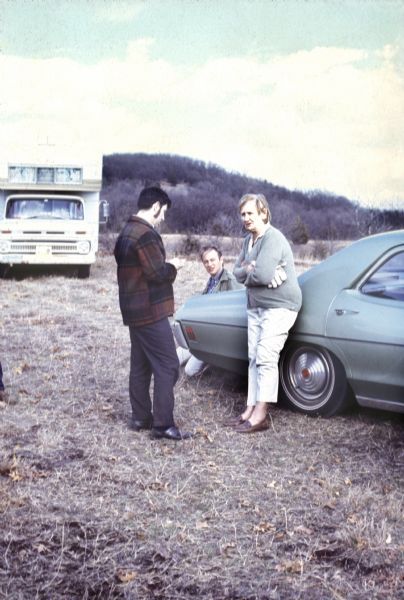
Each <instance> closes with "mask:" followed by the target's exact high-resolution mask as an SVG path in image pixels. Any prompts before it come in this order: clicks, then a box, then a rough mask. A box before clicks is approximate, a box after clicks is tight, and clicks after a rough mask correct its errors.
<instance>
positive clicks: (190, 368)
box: [184, 355, 205, 377]
mask: <svg viewBox="0 0 404 600" xmlns="http://www.w3.org/2000/svg"><path fill="white" fill-rule="evenodd" d="M204 366H205V363H204V362H202V361H201V360H199V358H196V357H195V356H192V355H191V357H190V358H189V360H188V362H187V364H186V365H185V369H184V370H185V373H186V375H188V377H193V376H194V375H198V373H200V372H201V371H202V370H203V368H204Z"/></svg>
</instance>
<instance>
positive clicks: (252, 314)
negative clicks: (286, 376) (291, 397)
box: [247, 308, 297, 406]
mask: <svg viewBox="0 0 404 600" xmlns="http://www.w3.org/2000/svg"><path fill="white" fill-rule="evenodd" d="M247 314H248V360H249V367H248V398H247V406H255V405H256V404H257V402H277V400H278V386H279V372H278V362H279V354H280V352H281V350H282V348H283V346H284V345H285V342H286V339H287V337H288V333H289V329H290V328H291V327H292V325H293V323H294V322H295V321H296V317H297V312H296V311H293V310H289V309H287V308H250V309H248V310H247Z"/></svg>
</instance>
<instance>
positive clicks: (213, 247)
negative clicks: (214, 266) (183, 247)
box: [199, 246, 222, 261]
mask: <svg viewBox="0 0 404 600" xmlns="http://www.w3.org/2000/svg"><path fill="white" fill-rule="evenodd" d="M211 250H214V251H215V252H216V253H217V255H218V257H219V259H220V258H222V253H221V252H220V250H219V248H216V246H204V247H203V248H202V250H201V251H200V253H199V256H200V259H201V260H202V261H203V256H204V254H206V252H210V251H211Z"/></svg>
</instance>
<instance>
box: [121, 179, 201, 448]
mask: <svg viewBox="0 0 404 600" xmlns="http://www.w3.org/2000/svg"><path fill="white" fill-rule="evenodd" d="M170 206H171V200H170V198H169V197H168V195H167V194H166V192H164V191H163V190H162V189H160V188H158V187H147V188H144V189H143V190H142V191H141V192H140V195H139V199H138V212H137V214H136V215H133V216H131V217H130V219H129V220H128V222H127V223H126V225H125V227H124V228H123V230H122V231H121V233H120V235H119V237H118V239H117V242H116V245H115V250H114V254H115V260H116V262H117V265H118V286H119V305H120V308H121V312H122V318H123V322H124V325H127V326H128V327H129V333H130V340H131V358H130V375H129V397H130V401H131V405H132V420H131V429H133V430H135V431H140V430H142V429H151V437H152V438H155V439H161V438H167V439H172V440H182V439H185V438H187V437H190V435H191V434H189V433H187V432H181V431H180V430H179V429H178V428H177V427H176V425H175V423H174V416H173V412H174V385H175V383H176V381H177V378H178V370H179V363H178V358H177V354H176V350H175V343H174V339H173V334H172V330H171V327H170V323H169V320H168V317H169V316H171V315H172V314H173V312H174V293H173V286H172V284H173V282H174V280H175V278H176V275H177V269H178V268H180V267H181V266H182V261H181V260H180V259H177V258H174V259H172V260H171V262H166V254H165V249H164V244H163V240H162V239H161V236H160V235H159V234H158V233H157V231H156V229H155V227H157V226H158V225H159V223H161V222H162V221H163V220H164V217H165V213H166V211H167V209H168V208H169V207H170ZM152 375H153V377H154V392H153V404H152V402H151V397H150V389H149V388H150V383H151V377H152Z"/></svg>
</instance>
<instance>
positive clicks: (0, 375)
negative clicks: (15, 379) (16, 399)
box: [0, 362, 4, 391]
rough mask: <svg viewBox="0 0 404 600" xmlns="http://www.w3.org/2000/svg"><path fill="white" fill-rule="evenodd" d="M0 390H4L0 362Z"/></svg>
mask: <svg viewBox="0 0 404 600" xmlns="http://www.w3.org/2000/svg"><path fill="white" fill-rule="evenodd" d="M0 390H1V391H3V390H4V385H3V369H2V368H1V362H0Z"/></svg>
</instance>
